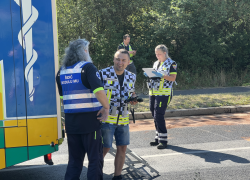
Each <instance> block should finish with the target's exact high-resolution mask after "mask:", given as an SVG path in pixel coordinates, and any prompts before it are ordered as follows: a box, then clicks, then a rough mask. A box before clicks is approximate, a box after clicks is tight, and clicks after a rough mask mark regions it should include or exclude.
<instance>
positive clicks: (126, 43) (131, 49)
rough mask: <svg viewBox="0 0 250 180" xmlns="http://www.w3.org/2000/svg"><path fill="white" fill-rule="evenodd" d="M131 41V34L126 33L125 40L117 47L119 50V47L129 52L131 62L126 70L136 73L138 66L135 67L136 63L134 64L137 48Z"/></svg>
mask: <svg viewBox="0 0 250 180" xmlns="http://www.w3.org/2000/svg"><path fill="white" fill-rule="evenodd" d="M129 43H130V36H129V35H128V34H125V35H124V36H123V42H122V43H121V44H119V46H118V47H117V50H118V49H126V50H127V51H128V53H129V56H130V63H129V65H128V66H127V67H126V70H128V71H130V72H132V73H134V74H137V72H136V67H135V64H134V60H135V59H134V56H135V55H136V49H135V48H134V47H133V46H131V44H129Z"/></svg>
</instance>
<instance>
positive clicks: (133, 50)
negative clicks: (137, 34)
mask: <svg viewBox="0 0 250 180" xmlns="http://www.w3.org/2000/svg"><path fill="white" fill-rule="evenodd" d="M130 46H131V48H132V51H128V53H129V54H133V56H135V55H136V49H134V47H133V46H132V45H130Z"/></svg>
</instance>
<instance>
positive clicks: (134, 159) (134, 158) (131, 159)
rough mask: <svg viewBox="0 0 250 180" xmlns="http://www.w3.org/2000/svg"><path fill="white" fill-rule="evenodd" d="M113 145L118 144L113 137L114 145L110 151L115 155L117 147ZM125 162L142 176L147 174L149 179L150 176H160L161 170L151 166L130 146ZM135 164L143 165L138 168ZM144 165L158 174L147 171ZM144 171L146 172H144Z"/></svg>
mask: <svg viewBox="0 0 250 180" xmlns="http://www.w3.org/2000/svg"><path fill="white" fill-rule="evenodd" d="M113 145H114V146H116V145H115V139H113V144H112V147H111V148H110V150H109V153H110V154H111V155H112V156H114V157H115V155H116V149H115V148H113ZM124 164H126V165H127V166H128V167H129V169H132V170H133V171H135V172H136V173H137V174H138V175H139V176H140V177H145V176H147V179H150V178H154V177H157V176H159V172H158V171H157V170H156V169H154V168H153V167H151V166H150V165H149V163H148V162H147V161H146V160H145V159H143V158H142V157H140V156H139V155H137V154H136V153H135V152H133V151H131V150H130V149H129V148H127V150H126V157H125V163H124ZM135 165H141V167H139V168H136V167H135ZM144 167H147V168H148V169H149V170H150V172H151V173H155V174H156V175H153V176H152V175H151V174H149V173H148V172H147V171H146V169H145V168H144ZM143 171H144V173H143Z"/></svg>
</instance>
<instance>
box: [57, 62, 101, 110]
mask: <svg viewBox="0 0 250 180" xmlns="http://www.w3.org/2000/svg"><path fill="white" fill-rule="evenodd" d="M88 63H90V62H83V61H81V62H78V63H76V64H74V65H72V66H69V67H66V68H65V67H62V68H61V70H60V81H61V85H62V91H63V92H62V93H63V104H64V113H84V112H94V111H99V110H100V109H101V108H102V106H101V104H100V103H99V101H98V100H97V99H96V97H95V94H94V93H93V91H92V90H91V89H88V88H86V87H85V86H84V85H83V84H82V79H81V71H82V68H83V66H84V65H86V64H88Z"/></svg>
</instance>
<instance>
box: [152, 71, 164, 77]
mask: <svg viewBox="0 0 250 180" xmlns="http://www.w3.org/2000/svg"><path fill="white" fill-rule="evenodd" d="M153 73H154V74H155V75H156V76H157V77H160V78H162V76H163V74H162V73H159V72H153Z"/></svg>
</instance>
